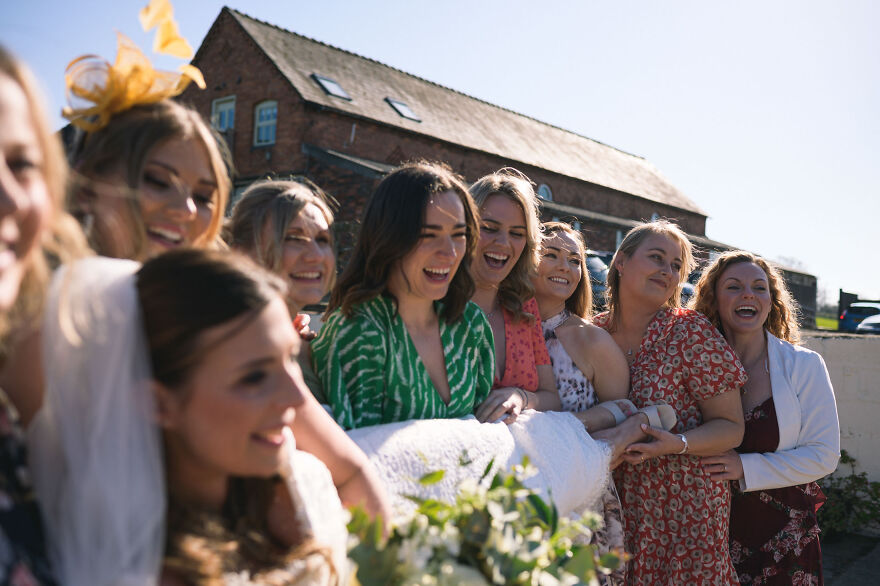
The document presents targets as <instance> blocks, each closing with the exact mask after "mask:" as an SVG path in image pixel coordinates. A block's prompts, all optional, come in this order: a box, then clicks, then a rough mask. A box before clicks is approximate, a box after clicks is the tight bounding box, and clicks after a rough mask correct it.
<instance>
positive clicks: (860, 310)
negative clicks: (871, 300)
mask: <svg viewBox="0 0 880 586" xmlns="http://www.w3.org/2000/svg"><path fill="white" fill-rule="evenodd" d="M848 313H849V314H850V315H852V316H854V317H867V316H869V315H876V314H878V313H880V309H878V308H876V307H864V306H853V305H850V306H849V311H848Z"/></svg>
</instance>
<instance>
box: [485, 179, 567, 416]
mask: <svg viewBox="0 0 880 586" xmlns="http://www.w3.org/2000/svg"><path fill="white" fill-rule="evenodd" d="M471 194H472V195H473V196H474V201H475V202H476V203H477V205H478V206H479V211H480V240H479V243H478V245H477V251H476V254H475V256H474V259H473V261H472V262H471V272H472V274H473V275H474V282H475V284H476V291H475V292H474V296H473V297H472V300H473V301H474V303H476V304H477V305H479V306H480V309H482V310H483V313H485V315H486V318H487V319H488V320H489V325H490V326H491V328H492V335H493V338H494V341H495V365H496V372H495V379H494V382H493V385H492V388H493V389H494V390H493V391H492V393H491V394H490V396H489V398H488V400H487V401H486V402H485V403H484V404H483V405H482V406H481V407H480V409H479V411H478V412H477V418H478V419H480V420H481V421H495V420H497V419H499V418H502V417H504V418H505V421H507V422H508V423H512V422H513V421H514V420H515V419H516V416H517V415H518V414H519V413H520V412H521V411H522V410H523V409H537V410H542V411H549V410H554V411H555V410H559V407H560V403H559V396H558V395H557V394H556V384H555V382H554V379H553V369H552V367H551V366H550V356H549V355H548V354H547V346H546V344H545V343H544V335H543V333H542V331H541V320H540V318H539V317H538V304H537V303H536V302H535V299H534V296H535V289H534V286H533V285H532V281H531V278H532V276H533V275H534V274H535V271H536V269H537V266H538V248H539V247H540V243H541V230H540V221H539V220H538V204H537V197H536V195H535V191H534V189H532V184H531V182H530V181H529V179H528V178H527V177H525V175H523V174H521V173H519V172H518V171H516V170H515V169H502V170H500V171H498V172H497V173H492V174H491V175H486V176H485V177H482V178H481V179H479V180H477V182H476V183H474V184H473V185H472V186H471Z"/></svg>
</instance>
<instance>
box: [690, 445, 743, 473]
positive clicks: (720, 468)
mask: <svg viewBox="0 0 880 586" xmlns="http://www.w3.org/2000/svg"><path fill="white" fill-rule="evenodd" d="M700 464H702V466H703V470H705V471H706V472H708V473H709V477H710V478H711V479H712V480H742V478H743V477H744V476H745V473H744V472H743V463H742V460H741V459H740V457H739V454H738V453H737V452H736V451H735V450H727V451H726V452H724V453H721V454H719V455H717V456H704V457H702V458H700Z"/></svg>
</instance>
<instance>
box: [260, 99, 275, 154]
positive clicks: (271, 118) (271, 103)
mask: <svg viewBox="0 0 880 586" xmlns="http://www.w3.org/2000/svg"><path fill="white" fill-rule="evenodd" d="M277 122H278V102H276V101H275V100H267V101H265V102H260V103H259V104H257V109H256V110H255V111H254V146H264V145H267V144H275V128H276V126H277Z"/></svg>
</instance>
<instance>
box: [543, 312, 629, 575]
mask: <svg viewBox="0 0 880 586" xmlns="http://www.w3.org/2000/svg"><path fill="white" fill-rule="evenodd" d="M569 317H571V312H569V311H568V310H567V309H563V310H562V311H561V312H560V313H557V314H556V315H554V316H552V317H549V318H547V319H546V320H544V321H543V322H542V327H543V328H544V340H545V341H546V342H547V351H548V352H549V353H550V364H551V365H552V366H553V376H554V377H555V379H556V389H557V392H558V393H559V400H560V402H561V403H562V409H563V410H564V411H570V412H572V413H577V412H579V411H586V410H587V409H589V408H590V407H592V406H594V405H596V403H598V401H599V398H598V396H597V395H596V390H595V389H594V388H593V384H592V383H591V382H590V381H589V380H587V377H586V376H584V373H583V372H582V371H581V369H579V368H578V367H577V365H576V364H575V363H574V360H572V358H571V356H569V355H568V352H566V350H565V348H564V347H563V346H562V342H561V341H560V340H559V338H557V337H556V328H558V327H559V326H560V325H562V324H563V323H565V320H567V319H568V318H569ZM601 507H602V510H601V513H602V516H603V518H604V521H605V526H604V527H603V528H602V529H601V530H600V531H598V532H597V533H596V535H595V536H594V540H593V541H594V543H596V545H598V546H599V548H600V550H602V551H603V552H605V551H609V550H612V549H619V550H621V551H623V512H622V511H621V509H620V497H619V496H618V495H617V489H616V488H615V487H614V481H613V480H611V479H610V477H609V480H608V487H607V489H606V490H605V493H604V495H603V496H602V499H601ZM607 578H608V580H607V582H608V583H612V584H617V583H622V581H623V578H624V576H623V573H622V572H621V571H618V572H615V573H614V574H612V575H611V576H608V577H607Z"/></svg>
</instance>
